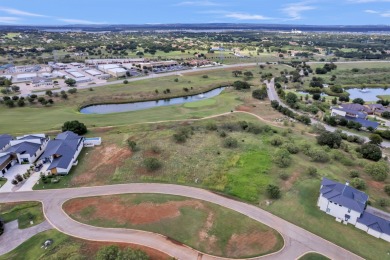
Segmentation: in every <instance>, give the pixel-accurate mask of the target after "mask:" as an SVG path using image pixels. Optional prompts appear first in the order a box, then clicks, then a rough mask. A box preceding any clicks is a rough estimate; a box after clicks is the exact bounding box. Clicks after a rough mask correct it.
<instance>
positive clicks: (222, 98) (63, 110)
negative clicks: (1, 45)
mask: <svg viewBox="0 0 390 260" xmlns="http://www.w3.org/2000/svg"><path fill="white" fill-rule="evenodd" d="M283 68H285V66H282V65H280V66H279V65H278V66H277V65H273V66H267V67H266V68H265V69H264V70H262V73H267V72H270V73H273V74H275V75H276V74H277V73H279V72H278V71H279V70H282V69H283ZM233 70H242V71H243V72H245V71H251V72H252V73H253V74H254V77H253V78H252V79H249V82H250V83H251V84H252V85H254V86H259V85H260V80H259V72H260V69H259V68H258V67H242V68H240V67H237V68H229V69H221V70H215V71H209V72H196V71H194V72H191V73H187V74H183V76H169V77H162V78H156V79H147V80H141V81H135V82H129V83H128V84H113V85H107V86H104V87H97V88H94V89H93V91H90V90H89V89H83V90H79V91H78V92H77V93H76V94H73V95H72V94H68V99H67V100H62V99H61V98H54V97H53V99H54V101H55V103H54V105H53V106H50V107H42V106H41V105H40V104H34V105H30V104H26V106H25V107H22V108H20V107H15V108H12V109H10V108H7V107H6V106H5V105H2V106H0V117H1V118H2V119H3V120H4V121H6V122H7V124H0V133H12V134H18V133H31V132H44V131H52V130H60V128H61V126H62V124H63V123H64V122H65V121H67V120H79V121H82V122H84V123H85V124H86V125H87V126H88V127H94V126H97V127H100V126H118V125H128V124H134V123H143V122H154V121H160V120H172V119H186V118H199V117H204V116H208V115H213V114H218V113H224V112H227V111H230V110H231V109H234V107H235V106H237V105H239V104H241V102H240V94H239V93H237V91H233V90H230V89H226V90H225V91H223V92H222V94H221V95H219V96H217V97H214V98H213V100H214V101H206V100H203V101H200V103H199V104H197V102H194V103H192V104H191V105H189V104H186V105H174V106H169V107H158V108H152V109H147V110H142V111H134V112H125V113H113V114H107V115H97V114H93V115H85V114H81V113H80V112H79V109H80V107H82V106H84V105H87V104H100V103H123V102H134V101H142V100H155V99H166V98H172V97H177V96H185V95H194V94H198V93H203V92H206V91H208V90H210V89H213V88H216V87H219V86H221V85H226V84H231V83H233V82H234V81H236V80H244V78H243V77H234V76H233V74H232V71H233ZM204 75H207V77H206V78H205V77H203V76H204ZM176 78H177V79H178V82H175V79H176ZM166 89H169V90H170V91H169V93H166V94H164V93H163V92H164V91H165V90H166ZM156 90H157V92H158V93H156ZM46 98H49V97H46ZM26 103H28V102H26Z"/></svg>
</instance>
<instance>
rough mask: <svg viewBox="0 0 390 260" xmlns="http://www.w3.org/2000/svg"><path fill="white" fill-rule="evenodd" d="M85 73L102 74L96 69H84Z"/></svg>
mask: <svg viewBox="0 0 390 260" xmlns="http://www.w3.org/2000/svg"><path fill="white" fill-rule="evenodd" d="M85 72H86V73H88V74H89V75H91V76H99V75H102V73H101V72H100V71H97V70H93V69H91V70H85Z"/></svg>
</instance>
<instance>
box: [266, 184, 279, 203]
mask: <svg viewBox="0 0 390 260" xmlns="http://www.w3.org/2000/svg"><path fill="white" fill-rule="evenodd" d="M267 194H268V196H269V197H270V198H271V199H279V198H280V188H279V187H278V186H276V185H273V184H268V186H267Z"/></svg>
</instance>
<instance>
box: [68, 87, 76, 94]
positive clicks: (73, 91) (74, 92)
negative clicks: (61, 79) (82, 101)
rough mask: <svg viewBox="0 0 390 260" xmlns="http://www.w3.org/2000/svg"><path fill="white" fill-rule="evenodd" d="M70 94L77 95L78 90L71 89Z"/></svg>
mask: <svg viewBox="0 0 390 260" xmlns="http://www.w3.org/2000/svg"><path fill="white" fill-rule="evenodd" d="M68 93H69V94H76V93H77V88H71V89H69V90H68Z"/></svg>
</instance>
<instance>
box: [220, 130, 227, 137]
mask: <svg viewBox="0 0 390 260" xmlns="http://www.w3.org/2000/svg"><path fill="white" fill-rule="evenodd" d="M219 136H220V137H226V136H227V134H226V132H225V131H221V132H219Z"/></svg>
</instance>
